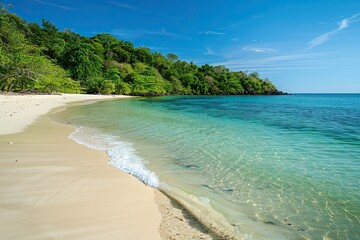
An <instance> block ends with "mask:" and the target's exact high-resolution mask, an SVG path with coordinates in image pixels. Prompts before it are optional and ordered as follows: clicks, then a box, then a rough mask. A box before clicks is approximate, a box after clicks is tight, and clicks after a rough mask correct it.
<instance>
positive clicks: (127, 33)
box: [111, 28, 190, 40]
mask: <svg viewBox="0 0 360 240" xmlns="http://www.w3.org/2000/svg"><path fill="white" fill-rule="evenodd" d="M111 34H113V35H116V36H120V37H124V38H136V37H139V36H142V35H159V36H168V37H175V38H181V39H187V40H190V38H188V37H185V36H181V35H178V34H176V33H172V32H167V31H166V30H165V29H164V28H161V29H160V31H149V30H125V29H114V30H112V31H111Z"/></svg>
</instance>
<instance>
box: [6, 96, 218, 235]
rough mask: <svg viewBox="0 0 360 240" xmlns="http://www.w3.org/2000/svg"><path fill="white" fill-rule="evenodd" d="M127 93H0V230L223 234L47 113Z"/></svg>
mask: <svg viewBox="0 0 360 240" xmlns="http://www.w3.org/2000/svg"><path fill="white" fill-rule="evenodd" d="M128 97H129V96H121V95H120V96H101V95H81V94H63V95H0V105H1V106H2V109H1V110H0V126H1V127H0V196H1V197H0V210H1V211H2V213H3V214H2V217H1V218H0V235H1V236H4V237H6V238H9V239H24V238H29V236H31V237H30V238H29V239H38V238H61V239H62V238H67V239H68V238H70V239H78V238H83V237H84V236H86V238H87V239H99V238H101V239H113V238H114V236H116V237H120V238H122V237H123V238H126V239H184V238H186V239H220V237H219V235H217V234H216V233H214V232H212V231H211V230H210V229H208V228H207V227H205V226H204V225H202V224H201V223H200V222H199V221H198V220H197V219H196V217H194V216H193V215H192V214H191V213H189V212H188V211H187V209H186V208H184V207H183V206H181V205H179V204H178V203H177V201H176V200H175V199H172V198H171V197H170V196H168V195H167V194H166V193H163V192H162V191H161V190H157V189H155V188H152V187H149V186H146V185H145V184H143V183H142V182H141V181H140V180H139V179H137V178H136V177H134V176H132V175H130V174H126V173H124V172H122V171H120V170H119V169H117V168H115V167H113V166H111V165H110V164H108V159H109V157H108V156H107V154H106V153H105V152H103V151H100V150H95V149H91V148H89V147H86V146H84V145H81V144H79V143H76V142H75V141H73V140H72V139H70V138H69V135H70V134H71V133H73V132H74V131H75V128H74V127H73V126H71V125H64V124H60V123H56V122H54V121H53V120H50V118H49V116H50V115H51V113H52V112H54V111H55V109H61V107H64V108H66V106H68V105H69V104H73V103H75V104H90V103H93V102H97V101H101V100H113V99H122V98H128ZM60 111H61V110H60ZM19 229H21V230H20V231H19ZM139 229H141V231H139Z"/></svg>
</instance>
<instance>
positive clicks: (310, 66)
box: [212, 53, 338, 72]
mask: <svg viewBox="0 0 360 240" xmlns="http://www.w3.org/2000/svg"><path fill="white" fill-rule="evenodd" d="M323 55H324V54H319V53H302V54H301V53H299V54H287V55H279V56H273V57H267V58H253V59H248V58H234V59H231V60H229V61H224V62H216V63H212V65H214V66H217V65H225V66H227V67H229V68H230V69H232V70H247V71H260V72H262V71H270V72H271V71H280V70H296V69H304V70H316V69H328V68H335V67H337V65H338V62H337V60H336V59H331V58H325V59H323V58H322V56H323Z"/></svg>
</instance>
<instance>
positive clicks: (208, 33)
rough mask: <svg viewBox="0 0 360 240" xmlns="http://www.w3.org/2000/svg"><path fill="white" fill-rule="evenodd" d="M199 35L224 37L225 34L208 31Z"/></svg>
mask: <svg viewBox="0 0 360 240" xmlns="http://www.w3.org/2000/svg"><path fill="white" fill-rule="evenodd" d="M199 34H205V35H224V34H225V33H222V32H214V31H206V32H199Z"/></svg>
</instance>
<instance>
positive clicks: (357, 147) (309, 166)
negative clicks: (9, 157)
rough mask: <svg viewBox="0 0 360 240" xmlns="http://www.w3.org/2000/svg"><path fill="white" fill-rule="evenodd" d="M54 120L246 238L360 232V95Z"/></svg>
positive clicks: (69, 114)
mask: <svg viewBox="0 0 360 240" xmlns="http://www.w3.org/2000/svg"><path fill="white" fill-rule="evenodd" d="M55 118H56V119H58V120H59V119H61V121H63V122H65V123H70V124H73V125H75V126H77V127H78V130H77V132H75V133H74V134H72V136H71V137H72V138H73V139H74V140H76V141H78V142H80V143H83V144H86V145H88V146H90V147H94V148H97V149H101V150H104V151H107V152H108V154H109V156H110V158H111V160H110V162H111V163H112V164H113V165H114V166H116V167H118V168H120V169H122V170H124V171H126V172H128V173H131V174H133V175H135V176H137V177H138V178H139V179H140V180H142V181H143V182H145V183H146V184H148V185H151V186H154V187H158V188H162V189H164V190H166V191H167V192H168V193H170V195H173V196H174V197H175V198H177V199H178V200H179V201H181V202H182V203H183V204H184V205H185V206H188V207H189V208H190V210H192V212H193V213H195V214H196V215H197V216H198V217H199V218H200V219H202V220H203V221H204V222H207V223H215V224H216V225H218V226H219V227H220V228H222V229H227V230H228V231H230V232H232V234H234V235H237V236H239V237H241V238H244V239H360V184H359V183H360V95H356V94H352V95H351V94H348V95H345V94H344V95H335V94H334V95H307V94H303V95H301V94H299V95H290V96H195V97H191V96H179V97H158V98H136V99H130V100H119V101H106V102H98V103H95V104H92V105H85V106H74V107H71V108H69V109H68V110H67V111H65V112H62V113H61V114H58V115H57V116H55ZM191 208H192V209H191Z"/></svg>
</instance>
